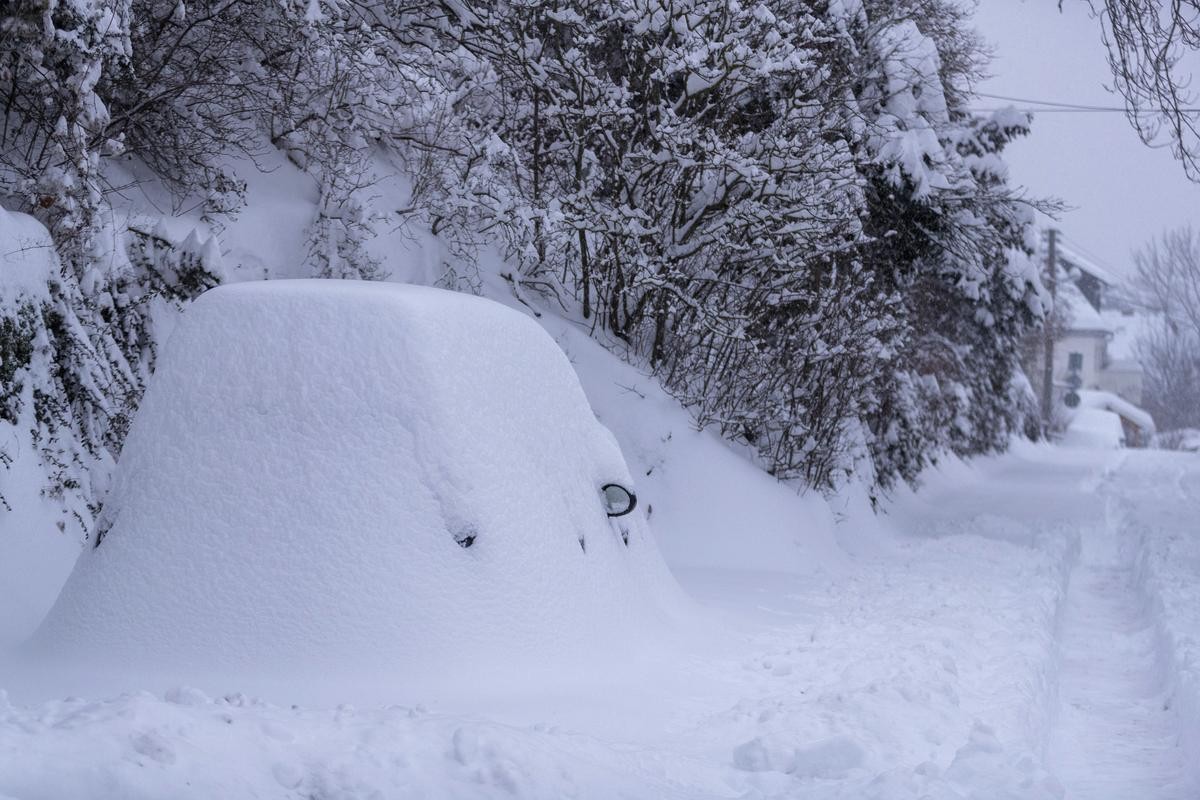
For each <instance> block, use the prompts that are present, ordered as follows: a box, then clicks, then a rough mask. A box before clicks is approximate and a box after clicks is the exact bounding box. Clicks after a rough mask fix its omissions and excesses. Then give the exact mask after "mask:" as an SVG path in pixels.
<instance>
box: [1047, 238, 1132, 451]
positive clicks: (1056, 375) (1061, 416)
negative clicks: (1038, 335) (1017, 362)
mask: <svg viewBox="0 0 1200 800" xmlns="http://www.w3.org/2000/svg"><path fill="white" fill-rule="evenodd" d="M1059 242H1061V239H1060V240H1059ZM1056 252H1057V255H1058V269H1057V280H1056V303H1057V305H1058V307H1059V309H1061V310H1062V311H1064V312H1065V317H1066V319H1065V323H1064V327H1063V329H1062V330H1061V331H1060V332H1059V334H1058V336H1057V338H1056V339H1055V341H1054V348H1053V353H1054V356H1053V357H1054V363H1053V379H1054V389H1053V393H1052V413H1053V414H1054V415H1055V416H1056V417H1057V418H1058V421H1057V423H1056V424H1057V425H1059V426H1066V425H1067V424H1068V423H1069V420H1070V419H1071V418H1072V417H1073V416H1074V412H1073V411H1072V410H1071V409H1069V408H1068V407H1067V405H1066V403H1065V402H1064V401H1065V398H1066V395H1067V393H1068V392H1070V391H1071V390H1072V389H1078V390H1079V392H1078V393H1079V395H1081V396H1082V397H1083V398H1087V399H1086V401H1085V402H1083V404H1082V405H1083V407H1087V408H1089V409H1093V410H1102V411H1107V412H1111V413H1112V414H1115V415H1116V416H1118V417H1120V419H1121V427H1122V428H1123V430H1124V436H1123V437H1122V438H1123V441H1124V443H1126V444H1128V445H1131V446H1144V445H1145V444H1148V443H1149V440H1150V437H1151V436H1152V435H1153V432H1154V421H1153V419H1151V418H1150V416H1149V415H1148V414H1146V412H1145V411H1143V410H1142V409H1141V404H1142V384H1143V370H1142V366H1141V364H1140V363H1139V361H1138V359H1137V357H1136V351H1135V344H1136V342H1137V338H1138V335H1139V332H1140V330H1141V327H1142V325H1143V324H1144V320H1143V318H1142V317H1141V315H1139V314H1137V313H1136V312H1135V310H1134V308H1133V307H1132V306H1131V305H1130V304H1129V303H1128V302H1127V301H1126V300H1125V299H1124V297H1123V295H1122V293H1121V291H1120V281H1119V279H1118V278H1116V277H1115V276H1114V275H1112V274H1111V273H1110V272H1108V271H1107V270H1105V269H1104V268H1102V267H1100V266H1098V265H1097V264H1096V263H1095V262H1094V261H1092V260H1091V259H1088V258H1086V257H1084V256H1082V255H1081V254H1080V253H1079V252H1078V251H1077V250H1075V249H1073V248H1072V247H1071V246H1070V245H1069V244H1062V243H1059V244H1058V246H1057V247H1056ZM1043 354H1044V347H1043V345H1042V343H1041V342H1037V343H1035V346H1034V348H1033V350H1032V351H1031V353H1030V356H1031V358H1030V361H1029V362H1027V367H1028V374H1029V375H1030V377H1031V382H1033V383H1034V388H1035V391H1036V392H1038V396H1039V397H1040V396H1041V394H1040V381H1041V377H1042V375H1043V374H1044V372H1043V366H1042V365H1043V363H1044V362H1043Z"/></svg>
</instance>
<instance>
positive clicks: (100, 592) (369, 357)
mask: <svg viewBox="0 0 1200 800" xmlns="http://www.w3.org/2000/svg"><path fill="white" fill-rule="evenodd" d="M610 481H615V482H618V483H621V484H623V485H627V486H632V485H633V484H632V480H631V478H630V476H629V473H628V470H627V468H626V466H625V463H624V461H623V459H622V457H621V453H620V451H619V449H618V448H617V446H616V444H615V442H614V441H613V438H612V436H611V434H609V433H608V432H607V431H606V430H605V429H604V428H603V426H601V425H600V424H599V423H598V422H597V421H596V419H595V417H594V416H593V414H592V412H591V410H590V408H589V407H588V404H587V400H586V398H585V397H584V394H583V392H582V390H581V389H580V387H579V382H578V379H577V378H576V376H575V374H574V372H573V371H572V370H571V367H570V365H569V363H568V362H567V360H566V359H565V358H564V357H563V354H562V352H561V351H560V350H559V349H558V348H557V347H556V346H555V344H554V342H553V341H552V340H551V339H550V338H549V337H548V336H546V334H545V333H544V332H543V331H542V330H541V329H540V328H539V327H538V325H537V324H536V323H535V322H533V321H532V320H530V319H528V318H525V317H523V316H522V315H520V314H518V313H516V312H513V311H511V310H509V309H506V308H504V307H503V306H500V305H499V304H496V303H493V302H490V301H487V300H483V299H480V298H475V297H471V296H466V295H461V294H454V293H450V292H444V291H440V290H436V289H428V288H422V287H412V286H399V285H394V284H392V285H382V284H363V283H355V282H344V283H343V282H337V283H333V282H329V281H276V282H259V283H245V284H238V285H234V286H229V287H222V288H218V289H215V290H213V291H210V292H208V293H207V294H205V295H204V296H203V297H201V299H200V300H198V301H197V302H196V303H195V304H194V305H193V306H192V307H191V308H190V309H189V310H188V311H187V313H186V314H185V315H184V318H183V321H182V322H181V323H180V326H179V328H178V329H177V330H176V332H175V333H174V335H173V337H172V339H171V340H170V342H169V343H168V346H167V348H166V349H165V352H164V354H163V357H162V360H161V362H160V366H159V370H158V372H157V373H156V375H155V377H154V379H153V381H152V384H151V387H150V389H149V391H148V392H147V395H146V398H145V400H144V402H143V404H142V407H141V409H140V410H139V413H138V415H137V417H136V420H135V422H134V425H133V429H132V430H131V432H130V435H129V439H128V441H127V444H126V447H125V451H124V453H123V456H122V459H121V463H120V465H119V467H118V473H117V477H116V479H115V486H114V490H113V492H112V495H111V497H110V499H109V501H108V503H107V504H106V507H105V510H104V513H103V514H102V520H101V524H102V527H104V526H110V528H109V530H108V531H107V533H106V534H105V536H104V538H103V541H102V542H101V543H100V544H99V546H98V547H97V548H96V549H95V550H93V551H89V552H88V553H87V554H85V556H84V557H83V558H81V559H80V562H79V564H78V565H77V567H76V569H75V572H74V573H73V574H72V576H71V578H70V580H69V581H68V583H67V585H66V587H65V588H64V590H63V593H62V595H61V597H60V598H59V601H58V603H57V604H56V605H55V607H54V609H53V610H52V612H51V614H50V616H49V617H48V619H47V621H46V623H45V624H44V625H43V627H42V628H41V629H40V630H39V632H38V634H37V635H36V636H35V638H34V642H33V650H34V651H35V652H40V653H42V654H47V653H49V654H52V655H58V656H65V657H66V658H68V659H70V660H75V661H84V660H86V661H87V662H89V663H90V664H92V665H95V664H96V662H100V663H102V664H105V665H111V666H112V667H114V672H120V673H121V674H130V675H133V674H137V673H138V672H139V671H140V670H141V668H142V667H153V668H155V669H158V668H161V669H163V670H164V672H166V673H169V674H170V675H172V676H174V677H178V678H186V677H187V676H197V675H198V676H201V677H203V676H207V675H212V674H213V673H214V672H218V673H222V674H231V675H245V674H247V673H254V674H262V673H267V674H284V673H291V672H297V671H299V672H303V671H305V670H310V669H311V670H320V671H322V674H323V675H325V676H329V675H332V674H345V673H348V672H359V671H361V672H363V673H364V674H366V673H372V674H375V673H378V672H380V671H386V672H387V673H388V674H390V675H393V676H405V675H408V676H417V675H428V674H430V673H433V672H436V673H438V674H442V675H445V674H448V673H452V672H454V671H455V670H456V669H463V670H469V669H470V667H471V665H472V664H474V663H479V662H484V663H487V664H488V665H489V668H491V669H501V668H503V665H505V664H511V663H517V661H520V660H522V659H535V658H538V657H545V656H555V655H563V654H566V653H570V654H572V655H573V656H574V657H581V658H582V657H586V656H587V654H589V653H593V652H595V651H597V650H599V649H605V650H606V651H611V650H612V649H613V648H619V647H622V646H629V645H631V644H633V643H635V642H638V641H643V640H645V639H648V638H650V637H653V636H657V635H660V634H661V627H662V626H661V625H660V623H662V622H664V621H665V620H666V619H668V618H669V617H671V616H672V615H673V614H675V613H676V612H677V611H678V610H679V609H680V607H681V603H680V601H679V595H678V594H677V589H676V587H675V585H674V582H673V580H672V578H671V576H670V574H669V573H668V571H667V569H666V567H665V565H664V563H663V561H662V559H661V557H660V556H659V553H658V551H657V548H656V546H655V544H654V542H653V540H652V538H651V536H650V532H649V529H648V528H647V526H646V525H645V522H644V519H643V517H642V515H641V510H640V509H639V510H638V511H635V512H634V513H633V514H631V515H629V516H626V517H621V518H619V520H610V519H609V518H607V517H606V515H605V512H604V509H603V507H602V505H601V497H600V487H601V486H602V485H603V484H604V483H607V482H610ZM623 535H628V539H629V541H628V545H626V544H625V543H624V542H623V541H622V537H623ZM467 544H469V546H465V545H467ZM93 668H96V667H94V666H93ZM331 671H332V672H331Z"/></svg>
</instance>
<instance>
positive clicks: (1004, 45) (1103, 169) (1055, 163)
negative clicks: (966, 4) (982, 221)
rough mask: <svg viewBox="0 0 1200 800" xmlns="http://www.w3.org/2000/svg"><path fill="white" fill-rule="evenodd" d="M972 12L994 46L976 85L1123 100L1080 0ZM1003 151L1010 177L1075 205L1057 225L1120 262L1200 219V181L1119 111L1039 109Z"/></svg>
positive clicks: (1077, 99)
mask: <svg viewBox="0 0 1200 800" xmlns="http://www.w3.org/2000/svg"><path fill="white" fill-rule="evenodd" d="M975 20H976V27H977V28H978V29H979V31H980V32H981V33H982V34H983V35H984V36H985V38H987V39H988V40H989V41H990V42H991V44H992V46H993V47H994V50H995V60H994V61H993V62H992V66H991V70H990V71H991V73H992V74H993V76H994V77H993V78H992V79H990V80H988V81H987V82H986V83H984V84H982V85H980V86H979V87H977V88H978V89H979V91H982V92H988V93H991V94H1000V95H1011V96H1015V97H1023V98H1032V99H1036V100H1049V101H1056V102H1066V103H1079V104H1099V105H1105V106H1120V105H1121V101H1120V99H1119V98H1118V97H1117V96H1115V95H1112V94H1110V93H1109V92H1107V91H1106V90H1105V89H1104V85H1105V84H1106V83H1107V82H1108V80H1109V78H1110V73H1109V71H1108V64H1107V62H1106V61H1105V54H1104V46H1103V44H1102V43H1101V41H1100V29H1099V23H1097V22H1096V21H1095V20H1093V19H1091V18H1090V17H1089V15H1088V10H1087V4H1086V3H1085V2H1084V1H1083V0H1065V2H1064V3H1063V11H1062V13H1059V11H1058V2H1057V0H979V9H978V12H977V14H976V18H975ZM978 102H979V105H980V107H989V108H990V107H994V106H996V105H1003V104H1004V103H1003V102H1001V101H993V100H988V99H983V98H981V99H980V100H979V101H978ZM984 104H987V105H986V106H985V105H984ZM1014 105H1021V104H1014ZM1006 156H1007V160H1008V162H1009V165H1010V168H1011V176H1012V180H1013V182H1014V183H1016V184H1020V185H1023V186H1026V187H1028V189H1029V190H1030V193H1031V194H1035V195H1043V196H1045V195H1053V196H1057V197H1059V198H1061V199H1062V200H1064V201H1066V202H1067V203H1068V204H1069V205H1071V206H1073V207H1075V208H1074V210H1071V211H1068V212H1067V213H1066V214H1065V215H1064V216H1063V218H1062V219H1061V220H1060V222H1059V223H1058V227H1059V228H1060V229H1061V230H1062V231H1063V232H1064V234H1065V235H1066V236H1067V237H1068V238H1069V239H1071V240H1072V241H1074V242H1075V243H1077V244H1078V245H1080V246H1081V247H1084V248H1087V249H1088V250H1089V251H1091V252H1092V253H1094V254H1095V256H1096V257H1097V259H1098V260H1099V259H1102V260H1103V261H1102V265H1103V264H1106V265H1108V266H1110V267H1112V268H1114V269H1116V270H1122V271H1123V270H1126V269H1128V266H1129V262H1130V257H1129V254H1130V251H1131V250H1132V249H1134V248H1136V247H1138V246H1140V245H1141V244H1142V243H1143V242H1145V241H1146V240H1148V239H1150V238H1153V237H1155V236H1157V235H1158V234H1159V233H1161V232H1162V231H1163V230H1164V229H1166V228H1171V227H1177V226H1180V225H1184V224H1188V223H1194V224H1197V225H1200V184H1194V183H1192V182H1190V181H1188V180H1187V178H1186V177H1184V174H1183V168H1182V167H1181V166H1180V165H1179V163H1178V162H1177V161H1175V159H1174V158H1173V157H1172V156H1171V153H1170V151H1169V150H1166V149H1165V148H1164V149H1151V148H1148V147H1146V146H1145V145H1143V144H1142V143H1141V141H1140V140H1139V139H1138V137H1137V134H1136V133H1134V132H1133V129H1132V128H1131V127H1130V126H1129V122H1128V121H1127V120H1126V119H1125V116H1124V115H1123V114H1092V113H1066V114H1064V113H1041V114H1037V115H1035V116H1034V121H1033V133H1032V135H1030V136H1029V137H1028V138H1026V139H1025V140H1024V141H1020V142H1017V143H1015V144H1013V145H1012V146H1010V148H1009V149H1008V150H1007V151H1006Z"/></svg>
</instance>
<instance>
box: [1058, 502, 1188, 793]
mask: <svg viewBox="0 0 1200 800" xmlns="http://www.w3.org/2000/svg"><path fill="white" fill-rule="evenodd" d="M1118 535H1119V531H1118V530H1116V526H1115V525H1112V524H1105V525H1102V526H1098V529H1096V530H1093V531H1092V532H1091V535H1090V536H1085V537H1084V541H1083V554H1082V563H1081V564H1080V565H1079V567H1078V568H1077V570H1076V572H1075V574H1074V576H1073V577H1072V579H1071V586H1070V590H1069V593H1068V595H1067V605H1066V612H1065V616H1064V620H1063V630H1062V640H1061V645H1062V658H1063V662H1062V672H1061V675H1060V687H1059V697H1060V702H1061V706H1060V711H1059V721H1058V726H1057V728H1056V730H1055V731H1054V733H1053V736H1052V738H1051V742H1050V748H1049V749H1050V752H1049V757H1050V758H1049V761H1050V766H1051V768H1052V769H1053V770H1054V772H1055V773H1056V774H1057V776H1058V778H1059V779H1060V780H1061V781H1062V782H1063V784H1064V786H1065V788H1066V790H1067V795H1066V797H1067V800H1128V799H1129V798H1142V799H1143V800H1175V799H1176V798H1178V800H1195V798H1196V797H1197V796H1200V795H1198V794H1197V792H1196V788H1195V787H1190V788H1189V787H1188V786H1187V785H1185V784H1186V781H1185V774H1186V769H1187V765H1186V763H1185V753H1184V751H1183V749H1182V748H1181V746H1180V737H1179V727H1178V720H1177V719H1176V717H1175V715H1174V714H1173V713H1172V712H1171V711H1170V708H1169V703H1168V702H1167V697H1168V687H1167V685H1166V676H1165V674H1164V671H1163V669H1162V665H1161V659H1160V658H1159V657H1158V651H1157V649H1156V647H1155V641H1154V635H1155V631H1154V627H1153V619H1152V618H1151V616H1150V613H1149V610H1148V609H1147V606H1146V603H1145V602H1144V601H1143V599H1142V597H1141V596H1139V593H1138V592H1137V590H1136V588H1135V583H1134V580H1135V579H1134V572H1133V568H1132V565H1131V564H1129V563H1125V562H1126V561H1127V559H1123V558H1122V552H1123V550H1122V548H1121V546H1120V544H1121V543H1120V542H1119V541H1118V538H1117V537H1118Z"/></svg>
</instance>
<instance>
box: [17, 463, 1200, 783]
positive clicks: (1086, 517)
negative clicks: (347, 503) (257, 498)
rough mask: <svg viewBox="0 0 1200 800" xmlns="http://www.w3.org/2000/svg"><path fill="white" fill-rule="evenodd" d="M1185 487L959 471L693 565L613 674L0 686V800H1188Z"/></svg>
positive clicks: (1198, 594)
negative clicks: (813, 555) (380, 696)
mask: <svg viewBox="0 0 1200 800" xmlns="http://www.w3.org/2000/svg"><path fill="white" fill-rule="evenodd" d="M1198 490H1200V458H1196V457H1194V456H1181V455H1171V454H1163V453H1153V452H1129V453H1125V454H1104V453H1100V452H1085V451H1067V450H1055V449H1050V448H1026V449H1023V450H1020V451H1019V452H1017V453H1015V454H1012V455H1009V456H1006V457H1004V458H1001V459H995V460H990V461H985V462H981V463H979V464H977V465H975V466H974V467H972V468H971V469H969V470H968V469H963V468H962V467H958V466H954V465H951V467H950V468H949V469H948V470H947V471H946V472H945V473H944V474H941V475H933V476H931V477H930V480H929V485H928V486H927V487H926V490H925V491H923V492H921V493H920V494H918V495H916V496H904V497H901V498H899V499H898V500H897V501H896V503H895V504H894V506H893V507H892V509H891V510H890V512H889V514H887V515H886V516H884V517H882V518H880V519H875V520H872V519H869V518H862V517H854V518H851V519H850V520H849V521H848V522H846V523H844V524H843V526H842V530H841V531H840V536H841V539H842V543H843V546H844V547H845V548H846V549H847V551H848V552H849V554H850V555H849V557H848V558H846V559H844V561H842V562H839V563H837V564H833V563H830V564H828V565H822V566H821V568H819V569H815V570H814V571H813V573H812V574H811V575H808V576H797V575H794V574H784V573H774V574H772V573H766V572H755V571H750V570H731V569H721V568H717V567H714V568H707V569H696V568H689V569H686V570H681V571H680V572H679V577H680V580H681V583H682V584H683V586H684V588H685V589H686V590H687V591H688V592H689V593H690V594H692V596H693V597H695V598H696V599H697V601H698V604H699V606H700V609H699V611H698V613H699V614H700V615H701V616H702V618H703V619H704V620H706V631H707V632H706V633H705V634H704V635H701V636H698V637H697V638H696V639H694V640H689V642H688V643H687V644H685V645H675V646H672V647H669V648H668V647H664V649H663V651H662V652H661V653H658V654H657V655H656V656H654V657H651V658H648V659H646V660H645V661H644V663H643V665H642V667H640V668H638V669H636V670H631V669H630V668H629V665H628V664H627V665H626V668H625V669H623V670H622V669H618V668H617V662H614V665H612V666H613V669H612V670H611V671H610V672H609V673H608V675H607V678H606V679H605V680H598V679H597V678H596V676H595V675H592V676H587V677H581V678H578V679H577V680H572V679H571V678H570V676H564V677H563V679H562V680H561V681H559V682H557V683H554V684H545V683H542V684H533V683H532V682H531V685H529V686H526V687H524V689H523V690H522V691H521V692H517V693H514V692H513V691H512V687H511V686H510V687H508V688H507V689H505V690H504V691H501V690H500V689H499V688H498V687H493V688H492V689H490V690H489V688H488V685H487V684H486V682H481V684H480V685H479V686H477V687H475V691H474V692H473V694H472V695H471V696H467V695H466V694H460V695H458V696H453V695H450V694H447V693H445V692H434V691H430V690H428V689H422V688H419V687H416V686H415V685H413V686H407V687H405V686H401V687H397V688H396V690H395V692H394V695H393V696H392V697H390V698H388V699H387V702H386V703H385V702H380V703H376V704H373V705H372V704H367V703H361V704H360V705H359V706H357V707H349V706H342V707H336V708H335V707H334V706H332V705H331V706H328V707H326V706H320V705H310V706H305V707H303V708H297V707H293V706H291V705H290V704H289V703H288V702H287V700H286V699H285V698H279V699H277V698H275V697H270V696H268V697H267V701H256V700H253V699H251V698H247V697H245V696H242V695H240V694H237V693H236V692H229V691H227V688H231V687H208V686H204V687H201V689H202V690H203V691H200V690H192V689H186V690H184V689H175V690H169V691H163V690H164V689H165V688H166V687H151V688H152V689H153V690H154V692H153V693H134V694H126V695H119V696H111V697H110V698H109V699H104V700H96V701H87V700H78V699H71V700H60V701H54V702H49V703H41V702H30V703H29V704H26V705H22V704H21V703H22V702H24V701H23V700H22V698H21V693H20V692H19V691H16V690H17V689H19V688H20V687H12V688H13V690H14V691H13V694H12V697H13V701H12V702H11V703H10V702H6V701H5V699H4V697H3V695H2V694H0V797H4V796H8V797H13V798H18V800H41V799H42V798H61V797H86V798H103V799H104V800H108V798H113V799H114V800H115V798H161V797H166V796H171V797H185V798H204V797H216V796H222V797H247V796H258V797H273V798H281V799H282V798H288V799H293V798H309V797H319V798H371V797H387V798H417V797H435V796H436V797H444V798H500V797H505V798H508V797H523V798H562V797H577V798H597V800H600V799H601V798H603V800H609V799H610V798H680V800H683V799H684V798H743V799H744V798H757V799H758V800H765V799H766V798H778V799H779V800H782V799H783V798H805V799H806V800H809V799H810V798H811V799H814V800H825V799H829V800H831V799H832V798H842V799H843V800H848V799H849V798H855V800H858V799H859V798H864V799H866V800H870V799H871V798H874V799H875V800H920V799H922V798H933V799H934V800H964V799H967V798H970V799H971V800H1195V798H1197V797H1200V788H1198V787H1200V783H1198V782H1197V777H1198V772H1197V764H1196V760H1197V759H1196V758H1195V757H1194V756H1189V754H1191V753H1195V752H1197V750H1196V749H1195V748H1196V746H1197V745H1198V744H1200V702H1198V699H1200V644H1198V643H1200V588H1198V585H1200V581H1198V580H1197V577H1198V576H1200V537H1197V535H1196V529H1197V525H1196V523H1195V519H1194V518H1195V517H1196V512H1197V510H1198V509H1200V502H1198V501H1200V495H1198ZM623 655H624V654H618V656H623ZM605 669H607V667H606V668H605ZM485 674H486V673H482V672H481V677H482V676H483V675H485ZM239 688H243V687H239ZM14 703H15V704H14Z"/></svg>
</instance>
